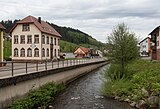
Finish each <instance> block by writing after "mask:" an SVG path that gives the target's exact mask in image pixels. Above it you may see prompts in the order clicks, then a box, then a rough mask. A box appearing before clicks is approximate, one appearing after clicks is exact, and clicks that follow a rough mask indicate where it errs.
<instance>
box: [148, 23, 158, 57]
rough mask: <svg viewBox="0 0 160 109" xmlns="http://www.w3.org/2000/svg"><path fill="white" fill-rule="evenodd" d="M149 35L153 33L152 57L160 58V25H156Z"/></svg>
mask: <svg viewBox="0 0 160 109" xmlns="http://www.w3.org/2000/svg"><path fill="white" fill-rule="evenodd" d="M149 35H151V58H152V59H153V60H160V45H159V42H160V26H158V27H156V28H155V29H154V30H153V31H152V32H151V33H150V34H149Z"/></svg>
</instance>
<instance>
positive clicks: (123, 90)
mask: <svg viewBox="0 0 160 109" xmlns="http://www.w3.org/2000/svg"><path fill="white" fill-rule="evenodd" d="M159 66H160V62H150V61H145V60H136V61H134V62H131V63H130V64H129V65H128V70H127V72H128V73H130V74H131V76H130V78H122V79H117V80H112V79H109V78H114V74H111V73H112V72H118V67H117V66H116V65H111V66H110V67H109V69H108V70H107V71H106V72H105V74H104V78H106V80H107V81H105V82H104V86H103V88H102V89H103V90H102V91H103V94H104V95H106V96H114V97H115V96H119V97H121V98H129V99H130V100H132V101H138V100H142V99H143V100H146V99H147V97H148V96H159V95H160V73H159V72H160V67H159ZM142 89H145V90H146V91H147V92H148V94H149V95H148V96H145V95H144V94H143V93H142Z"/></svg>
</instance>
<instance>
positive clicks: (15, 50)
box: [14, 48, 18, 57]
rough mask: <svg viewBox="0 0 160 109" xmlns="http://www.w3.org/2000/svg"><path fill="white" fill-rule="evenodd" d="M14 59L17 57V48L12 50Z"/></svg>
mask: <svg viewBox="0 0 160 109" xmlns="http://www.w3.org/2000/svg"><path fill="white" fill-rule="evenodd" d="M14 57H18V49H17V48H15V49H14Z"/></svg>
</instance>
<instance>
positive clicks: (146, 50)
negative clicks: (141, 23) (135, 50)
mask: <svg viewBox="0 0 160 109" xmlns="http://www.w3.org/2000/svg"><path fill="white" fill-rule="evenodd" d="M139 47H140V49H139V50H140V51H139V52H140V56H150V52H151V49H150V38H149V37H146V38H145V39H143V40H142V41H140V42H139Z"/></svg>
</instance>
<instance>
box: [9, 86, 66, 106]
mask: <svg viewBox="0 0 160 109" xmlns="http://www.w3.org/2000/svg"><path fill="white" fill-rule="evenodd" d="M64 89H65V86H64V85H63V84H55V83H48V84H46V85H44V86H41V87H40V88H39V89H35V90H31V91H30V92H29V93H28V94H27V96H26V97H25V98H23V99H20V100H18V101H15V102H14V103H13V104H12V105H11V106H9V107H8V109H37V107H42V108H46V107H47V106H48V105H49V103H50V102H52V101H53V100H54V96H55V94H56V93H57V92H60V91H62V90H64Z"/></svg>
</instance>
